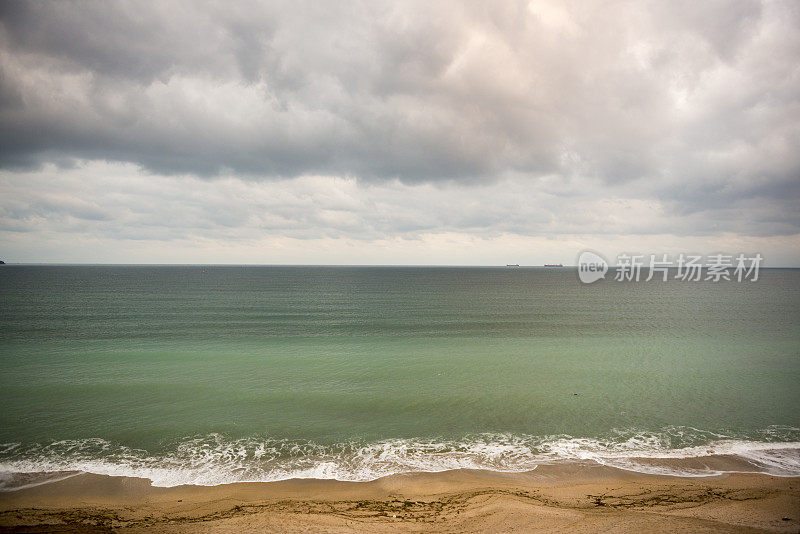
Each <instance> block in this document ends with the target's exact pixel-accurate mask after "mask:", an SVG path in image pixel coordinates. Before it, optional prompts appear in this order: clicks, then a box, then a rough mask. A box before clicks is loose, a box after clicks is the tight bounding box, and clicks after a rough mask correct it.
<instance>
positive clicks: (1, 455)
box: [0, 427, 800, 491]
mask: <svg viewBox="0 0 800 534" xmlns="http://www.w3.org/2000/svg"><path fill="white" fill-rule="evenodd" d="M755 437H756V438H758V439H752V438H751V439H736V438H733V437H731V436H728V435H724V434H719V433H712V432H705V431H701V430H698V429H694V428H690V427H670V428H667V429H664V430H662V431H659V432H641V431H633V430H626V431H613V432H612V433H610V434H609V436H606V437H604V438H580V437H572V436H567V435H557V436H530V435H513V434H477V435H470V436H465V437H463V438H462V439H458V440H440V439H393V440H384V441H377V442H372V443H358V442H348V443H338V444H334V445H322V444H318V443H314V442H311V441H296V440H295V441H292V440H279V439H269V438H261V437H250V438H240V439H231V438H227V437H225V436H222V435H220V434H210V435H206V436H199V437H191V438H186V439H183V440H181V441H179V442H177V443H175V444H174V445H173V446H171V447H168V448H167V449H168V452H165V453H161V454H152V453H149V452H148V451H145V450H142V449H135V448H130V447H126V446H124V445H121V444H117V443H112V442H109V441H107V440H104V439H101V438H92V439H82V440H62V441H55V442H52V443H48V444H28V445H23V444H20V443H7V444H2V445H0V490H6V491H8V490H16V489H20V488H21V487H22V486H26V487H29V486H30V485H31V484H32V483H33V484H35V485H37V484H39V483H45V482H40V480H45V481H47V480H51V481H52V480H57V479H61V478H64V477H67V476H72V474H73V473H76V472H87V473H95V474H101V475H112V476H129V477H141V478H147V479H150V480H151V481H152V483H153V485H155V486H167V487H168V486H177V485H182V484H195V485H205V486H210V485H218V484H226V483H231V482H269V481H277V480H286V479H291V478H316V479H336V480H344V481H368V480H374V479H377V478H380V477H384V476H387V475H393V474H398V473H409V472H439V471H447V470H451V469H486V470H492V471H501V472H524V471H530V470H533V469H536V468H537V467H538V466H540V465H546V464H554V463H558V462H563V461H582V462H594V463H598V464H601V465H607V466H612V467H616V468H620V469H625V470H629V471H636V472H641V473H653V474H666V475H675V476H711V475H717V474H721V473H724V472H753V473H766V474H770V475H776V476H800V429H797V428H793V427H770V428H768V429H765V430H763V431H760V432H758V433H756V434H755ZM720 458H725V459H726V460H725V461H721V460H720ZM19 473H27V474H32V473H33V474H35V473H54V475H53V476H52V477H49V478H46V477H45V478H43V477H41V476H40V477H38V478H37V477H34V482H31V477H30V476H29V477H20V476H18V474H19ZM59 477H61V478H59Z"/></svg>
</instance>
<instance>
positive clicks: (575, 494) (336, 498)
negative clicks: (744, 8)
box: [0, 464, 800, 533]
mask: <svg viewBox="0 0 800 534" xmlns="http://www.w3.org/2000/svg"><path fill="white" fill-rule="evenodd" d="M112 531H113V532H131V533H135V532H170V533H184V532H186V533H188V532H200V533H203V532H551V531H562V532H563V531H569V532H579V533H580V532H767V531H769V532H800V478H786V477H773V476H768V475H760V474H725V475H719V476H714V477H695V478H683V477H672V476H660V475H643V474H638V473H633V472H629V471H623V470H619V469H614V468H610V467H602V466H599V465H594V464H562V465H551V466H540V467H539V468H537V469H536V470H534V471H530V472H528V473H514V474H507V473H496V472H487V471H470V470H457V471H447V472H443V473H417V474H409V475H394V476H390V477H385V478H382V479H379V480H375V481H372V482H337V481H330V480H287V481H282V482H263V483H236V484H227V485H220V486H210V487H206V486H178V487H173V488H156V487H152V486H151V485H150V482H149V481H148V480H145V479H139V478H126V477H108V476H100V475H90V474H78V475H75V476H71V477H69V478H65V479H63V480H60V481H57V482H53V483H48V484H41V485H36V486H33V487H28V488H25V489H20V490H17V491H13V492H4V493H0V532H112Z"/></svg>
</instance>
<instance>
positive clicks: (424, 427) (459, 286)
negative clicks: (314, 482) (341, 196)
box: [0, 265, 800, 485]
mask: <svg viewBox="0 0 800 534" xmlns="http://www.w3.org/2000/svg"><path fill="white" fill-rule="evenodd" d="M203 269H205V271H206V272H205V273H203ZM0 366H1V369H2V373H1V374H0V406H2V411H0V444H1V445H0V471H4V472H16V471H63V470H79V471H91V472H97V473H106V474H125V475H134V476H146V477H149V478H151V479H152V480H153V481H154V483H156V484H158V485H174V484H179V483H201V484H216V483H222V482H230V481H235V480H275V479H281V478H288V477H294V476H314V477H319V478H337V479H346V480H366V479H371V478H375V477H378V476H381V475H385V474H390V473H395V472H404V471H418V470H424V471H436V470H442V469H449V468H457V467H475V468H487V469H498V470H512V471H513V470H525V469H531V468H534V467H535V466H536V465H538V464H540V463H542V462H551V461H559V460H563V459H583V460H593V461H599V462H601V463H608V464H611V465H618V466H624V467H626V468H632V469H641V470H646V465H644V464H641V465H639V464H637V463H636V462H635V461H633V460H632V458H639V457H648V456H655V457H681V456H702V455H705V454H710V453H711V452H715V453H730V454H736V455H738V456H740V457H742V458H745V459H747V460H748V461H749V462H750V465H752V469H753V470H756V471H766V472H772V473H775V474H800V443H798V442H800V410H799V409H798V408H799V407H800V386H798V384H800V270H790V269H785V270H784V269H768V270H762V271H761V273H760V279H759V280H758V281H757V282H742V283H737V282H721V283H711V282H681V281H669V282H666V283H664V282H659V281H651V282H639V283H632V282H613V281H601V282H598V283H595V284H592V285H584V284H581V283H580V282H579V281H578V277H577V272H576V271H575V270H574V269H570V268H562V269H543V268H539V269H536V268H530V269H526V268H521V269H508V268H433V267H431V268H422V267H374V268H373V267H233V266H209V267H205V268H202V267H196V266H163V267H159V266H11V265H7V266H3V267H2V268H0ZM682 474H687V473H682ZM689 474H704V473H703V472H702V471H697V472H696V473H689ZM0 480H2V477H0Z"/></svg>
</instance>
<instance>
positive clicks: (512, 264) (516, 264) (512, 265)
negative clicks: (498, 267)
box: [506, 263, 519, 267]
mask: <svg viewBox="0 0 800 534" xmlns="http://www.w3.org/2000/svg"><path fill="white" fill-rule="evenodd" d="M506 267H519V263H509V264H507V265H506Z"/></svg>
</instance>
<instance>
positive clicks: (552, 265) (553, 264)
mask: <svg viewBox="0 0 800 534" xmlns="http://www.w3.org/2000/svg"><path fill="white" fill-rule="evenodd" d="M544 266H545V267H563V265H562V264H560V263H545V264H544Z"/></svg>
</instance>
